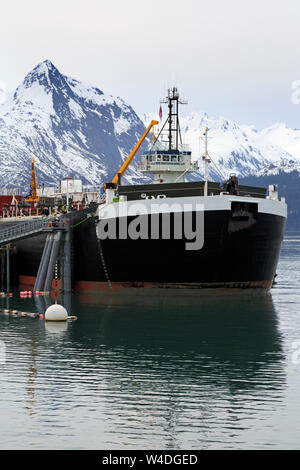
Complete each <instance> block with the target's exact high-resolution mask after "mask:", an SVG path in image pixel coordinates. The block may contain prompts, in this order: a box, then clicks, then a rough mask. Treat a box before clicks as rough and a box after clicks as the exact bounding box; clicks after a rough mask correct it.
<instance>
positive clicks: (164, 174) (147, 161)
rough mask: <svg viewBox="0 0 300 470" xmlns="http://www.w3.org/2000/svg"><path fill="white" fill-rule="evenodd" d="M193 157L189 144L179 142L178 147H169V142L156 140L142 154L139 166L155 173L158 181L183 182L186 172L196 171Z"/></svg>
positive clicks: (144, 170)
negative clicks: (192, 160) (192, 161)
mask: <svg viewBox="0 0 300 470" xmlns="http://www.w3.org/2000/svg"><path fill="white" fill-rule="evenodd" d="M191 157H192V152H191V149H190V147H189V146H188V145H185V144H179V145H178V148H177V149H169V142H164V141H156V142H155V143H154V144H153V145H151V146H150V147H149V149H148V150H147V152H145V153H144V154H143V155H142V157H141V161H140V162H139V167H140V170H141V171H142V172H143V173H151V174H154V175H155V181H156V182H161V183H171V182H175V181H178V182H183V181H184V180H185V178H184V176H185V174H186V173H188V172H193V171H195V168H194V165H192V163H191Z"/></svg>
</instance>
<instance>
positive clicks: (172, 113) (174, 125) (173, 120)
mask: <svg viewBox="0 0 300 470" xmlns="http://www.w3.org/2000/svg"><path fill="white" fill-rule="evenodd" d="M160 102H161V103H162V104H168V108H169V110H168V117H167V120H166V122H165V124H166V123H167V122H168V124H169V126H168V127H169V130H168V140H169V150H178V144H179V142H178V140H179V139H180V143H181V144H182V139H181V132H180V126H179V118H178V106H179V104H187V101H185V100H180V98H179V92H178V89H177V88H176V87H173V88H169V89H168V96H167V97H166V98H165V99H163V100H161V101H160ZM165 124H164V125H163V128H164V127H165Z"/></svg>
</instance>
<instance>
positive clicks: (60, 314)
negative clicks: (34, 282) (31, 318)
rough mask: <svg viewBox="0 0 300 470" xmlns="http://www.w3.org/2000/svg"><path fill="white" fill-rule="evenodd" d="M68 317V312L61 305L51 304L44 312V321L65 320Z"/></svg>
mask: <svg viewBox="0 0 300 470" xmlns="http://www.w3.org/2000/svg"><path fill="white" fill-rule="evenodd" d="M67 319H68V312H67V310H66V309H65V307H63V306H62V305H59V304H53V305H51V306H50V307H48V308H47V310H46V312H45V320H46V321H66V320H67Z"/></svg>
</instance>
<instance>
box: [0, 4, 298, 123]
mask: <svg viewBox="0 0 300 470" xmlns="http://www.w3.org/2000/svg"><path fill="white" fill-rule="evenodd" d="M0 5H1V15H0V50H1V56H0V81H2V82H3V83H5V84H6V86H7V88H8V89H9V90H13V89H14V88H15V87H16V86H17V85H18V84H19V83H20V82H21V81H22V80H23V78H24V76H25V75H26V73H28V72H29V71H30V70H31V69H32V68H33V67H34V66H36V65H37V64H38V63H39V62H41V61H42V60H44V59H50V60H51V61H52V62H53V63H54V65H56V67H57V68H58V69H59V70H60V71H61V72H62V73H64V74H65V75H69V76H72V77H74V78H77V79H79V80H83V81H87V82H89V83H91V84H94V85H96V86H98V87H99V88H100V89H102V90H103V91H105V92H107V93H110V94H114V95H118V96H121V97H122V98H124V99H125V100H126V101H127V102H128V103H130V104H131V105H132V106H133V107H134V109H135V110H136V111H137V112H139V113H143V112H147V111H157V110H158V108H159V99H160V98H162V97H163V94H164V91H165V90H166V89H167V87H168V86H170V85H174V84H175V85H177V86H178V87H179V89H180V91H181V92H182V93H183V94H184V96H185V98H186V99H188V101H189V105H188V106H187V107H186V112H190V111H206V112H207V113H208V114H211V115H214V116H219V115H223V116H226V117H228V118H230V119H233V120H236V121H238V122H240V123H245V124H253V125H256V126H257V127H259V128H261V127H264V126H268V125H271V124H272V123H274V122H278V121H279V122H286V123H287V124H288V125H289V126H291V127H299V128H300V104H299V105H295V104H292V101H291V96H292V92H293V90H292V83H293V82H294V81H295V80H300V2H299V1H294V0H285V1H277V0H272V1H269V0H260V1H258V0H249V1H248V0H239V1H237V0H226V1H225V0H207V1H203V0H180V1H178V0H151V1H149V2H147V1H141V0H127V1H125V0H122V1H121V0H100V1H99V0H98V1H96V0H81V1H78V0H51V1H49V2H46V1H45V0H26V1H24V0H9V1H3V0H0Z"/></svg>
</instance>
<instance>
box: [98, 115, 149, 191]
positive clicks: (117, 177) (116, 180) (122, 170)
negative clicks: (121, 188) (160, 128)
mask: <svg viewBox="0 0 300 470" xmlns="http://www.w3.org/2000/svg"><path fill="white" fill-rule="evenodd" d="M156 124H158V121H154V120H153V121H151V123H150V124H149V126H148V127H147V129H146V130H145V132H144V134H143V135H142V137H141V138H140V140H139V141H138V142H137V143H136V145H135V146H134V148H133V149H132V150H131V152H130V154H129V155H128V157H127V158H126V160H125V162H124V163H123V165H122V166H121V168H120V169H119V170H118V172H117V173H116V174H115V176H114V177H113V180H112V183H114V184H116V186H118V185H119V184H120V180H121V178H122V176H123V175H124V173H125V171H126V170H127V168H128V166H129V165H130V163H131V161H132V159H133V158H134V156H135V155H136V153H137V151H138V150H139V148H140V146H141V145H142V143H143V142H144V140H145V138H146V137H147V135H148V134H149V132H150V131H151V129H152V127H153V126H155V125H156ZM105 186H106V185H104V189H105Z"/></svg>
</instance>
